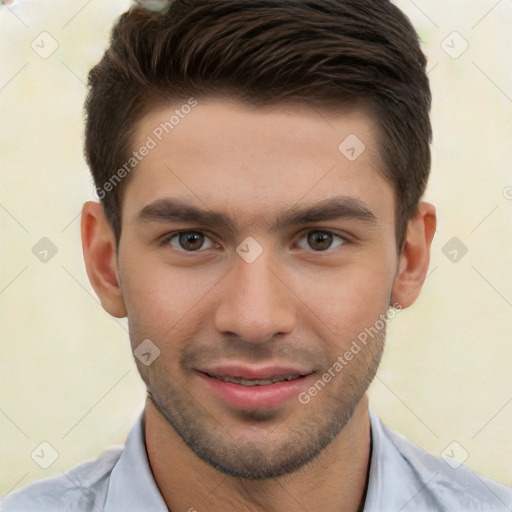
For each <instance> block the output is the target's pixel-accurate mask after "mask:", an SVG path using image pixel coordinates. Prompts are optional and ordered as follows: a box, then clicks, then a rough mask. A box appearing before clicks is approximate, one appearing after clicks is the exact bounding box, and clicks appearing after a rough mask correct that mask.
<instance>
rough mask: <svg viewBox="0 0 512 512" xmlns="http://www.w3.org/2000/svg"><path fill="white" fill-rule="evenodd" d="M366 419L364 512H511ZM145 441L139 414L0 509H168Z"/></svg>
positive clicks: (458, 471) (472, 481) (468, 479)
mask: <svg viewBox="0 0 512 512" xmlns="http://www.w3.org/2000/svg"><path fill="white" fill-rule="evenodd" d="M370 420H371V427H372V428H371V430H372V444H373V449H372V457H371V466H370V477H369V482H368V491H367V495H366V503H365V507H364V511H365V512H427V511H428V512H434V511H435V512H441V511H443V512H473V511H481V512H512V489H511V488H509V487H506V486H504V485H501V484H498V483H497V482H494V481H492V480H489V479H487V478H484V477H482V476H480V475H477V474H476V473H474V472H472V471H470V470H469V469H468V468H466V467H465V466H458V467H456V466H457V464H454V463H453V461H448V462H447V461H445V460H444V459H442V458H440V457H435V456H433V455H430V454H428V453H426V452H425V451H424V450H422V449H421V448H420V447H419V446H417V445H415V444H413V443H412V442H411V441H409V440H408V439H406V438H405V437H404V436H402V435H401V434H399V433H397V432H394V431H393V430H391V429H389V428H387V427H386V426H385V425H384V424H383V423H382V422H381V421H380V419H379V418H378V417H377V415H376V414H375V413H373V411H372V410H371V409H370ZM144 439H145V436H144V423H143V414H141V415H140V416H139V418H138V420H137V421H136V422H135V424H134V425H133V427H132V428H131V430H130V433H129V435H128V438H127V440H126V444H125V446H124V447H123V446H118V447H113V448H110V449H109V450H107V451H105V452H103V454H102V455H100V457H98V458H97V459H96V460H94V461H92V462H86V463H83V464H80V465H79V466H76V467H75V468H73V469H71V470H70V471H68V472H67V473H65V474H63V475H59V476H56V477H51V478H45V479H43V480H39V481H37V482H33V483H31V484H30V485H28V486H27V487H25V488H24V489H21V490H19V491H16V492H14V493H12V494H10V495H8V496H5V497H4V498H3V499H2V500H1V501H0V511H2V512H46V511H48V512H61V511H81V512H98V511H103V512H168V509H167V506H166V504H165V501H164V499H163V498H162V495H161V494H160V491H159V489H158V487H157V485H156V482H155V480H154V478H153V474H152V472H151V468H150V466H149V461H148V457H147V454H146V447H145V441H144ZM449 462H450V463H449ZM179 470H180V471H181V469H179ZM192 505H193V504H192ZM205 512H206V511H205Z"/></svg>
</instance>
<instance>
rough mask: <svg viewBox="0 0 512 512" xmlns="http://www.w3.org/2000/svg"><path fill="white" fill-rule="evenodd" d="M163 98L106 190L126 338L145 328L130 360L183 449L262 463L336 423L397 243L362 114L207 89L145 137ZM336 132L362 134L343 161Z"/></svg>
mask: <svg viewBox="0 0 512 512" xmlns="http://www.w3.org/2000/svg"><path fill="white" fill-rule="evenodd" d="M176 108H179V105H173V106H172V107H169V109H166V110H159V111H154V112H151V113H150V114H149V115H147V116H146V117H145V118H144V119H143V120H142V121H141V123H139V125H138V127H137V138H136V142H135V147H136V148H139V147H141V146H142V145H144V144H145V143H146V142H147V140H148V139H147V137H148V136H151V137H152V139H154V141H155V142H157V145H156V147H154V148H153V149H151V151H149V154H148V155H147V156H146V157H145V158H144V159H143V160H142V161H141V162H140V163H139V164H138V165H137V168H136V170H135V171H133V172H134V174H133V176H132V177H131V181H130V182H129V184H128V185H127V187H126V190H125V195H124V198H123V208H122V236H121V240H120V245H119V252H118V268H119V277H120V282H121V290H122V294H123V299H124V302H125V306H126V310H127V313H128V319H129V326H130V338H131V344H132V348H133V349H136V348H137V347H138V346H139V344H141V342H143V340H147V339H149V340H151V343H153V344H154V345H156V346H157V347H158V349H159V350H160V355H159V356H158V357H157V358H156V359H155V360H154V361H153V362H152V363H151V364H149V365H147V366H146V365H144V364H142V363H141V362H140V361H138V360H137V364H138V367H139V371H140V373H141V376H142V378H143V380H144V382H145V383H146V385H147V387H148V390H149V391H150V394H151V396H152V399H153V401H154V403H155V404H156V406H157V407H158V409H159V410H160V412H161V413H162V414H163V415H164V416H165V418H167V420H168V421H169V423H170V424H171V425H172V426H173V427H174V429H175V430H176V431H177V432H178V434H179V435H180V436H181V437H182V438H183V440H184V441H185V442H186V443H187V444H188V446H189V447H190V448H191V449H192V450H193V451H194V452H195V453H196V454H197V455H198V456H200V457H201V458H202V459H203V460H205V461H207V462H208V463H210V464H212V465H213V466H215V467H217V468H219V469H220V470H222V471H224V472H226V473H228V474H231V475H234V476H240V477H247V478H268V477H275V476H278V475H281V474H284V473H287V472H290V471H293V470H294V469H297V468H298V467H300V466H301V465H303V464H304V463H305V462H307V461H308V460H310V459H311V458H312V457H314V456H315V455H317V454H318V453H319V452H320V451H321V450H322V448H324V447H325V446H326V445H327V444H328V443H329V442H330V441H331V440H332V439H333V438H334V437H335V436H336V435H337V434H338V433H339V432H340V430H341V429H342V428H343V427H344V425H345V423H346V422H347V421H348V419H349V418H350V416H351V414H352V412H353V411H354V409H355V407H356V405H357V403H358V402H359V400H360V398H361V397H362V395H363V394H364V392H365V391H366V389H367V387H368V385H369V383H370V382H371V380H372V379H373V377H374V375H375V372H376V370H377V366H378V363H379V361H380V357H381V353H382V349H383V340H384V331H385V328H382V323H383V322H382V320H381V319H382V315H385V313H386V311H387V309H388V306H389V303H390V297H391V291H392V286H393V280H394V277H395V274H396V267H397V253H396V238H395V231H394V205H395V201H394V194H393V190H392V188H391V186H390V185H389V184H388V182H386V181H385V180H384V179H383V178H382V177H381V175H380V174H379V172H378V169H379V167H380V166H381V165H382V164H381V163H380V161H379V158H378V155H377V133H376V129H375V128H374V125H375V121H374V120H372V119H370V118H368V117H365V116H364V115H363V114H361V113H351V114H349V113H345V114H340V113H338V114H334V113H330V112H326V111H322V112H320V111H316V110H313V109H311V110H310V109H306V108H305V107H302V108H300V109H297V108H295V109H292V108H291V107H284V106H280V107H275V108H273V109H268V110H261V109H260V110H257V109H253V108H250V107H247V106H242V105H241V104H238V103H234V102H221V101H219V100H215V101H214V100H211V101H209V102H207V103H206V102H200V103H199V105H198V106H196V107H194V108H193V109H192V110H191V112H190V113H189V114H188V115H186V116H184V118H183V119H180V121H179V124H177V125H176V126H175V127H174V128H173V129H172V131H170V132H169V134H165V132H164V134H163V137H162V140H161V141H158V139H157V138H156V137H155V135H154V130H155V129H156V128H157V127H158V126H159V125H160V123H162V122H165V121H166V120H168V119H169V117H170V116H171V115H172V113H173V112H174V110H175V109H176ZM354 135H355V136H357V137H358V138H359V139H360V141H362V142H363V143H364V144H365V146H366V149H365V150H364V151H363V152H362V154H360V155H359V156H358V157H357V158H356V159H355V160H354V157H355V156H357V155H358V153H359V152H360V151H361V149H362V146H361V145H360V144H359V143H357V144H356V143H354V141H356V139H355V138H354V137H353V136H354ZM349 136H351V137H350V138H349V139H347V143H345V145H342V150H343V152H342V151H340V149H339V146H340V143H342V142H343V141H344V140H345V139H346V138H347V137H349ZM347 144H348V147H345V146H347ZM352 148H354V151H351V149H352ZM347 156H348V157H350V158H347ZM178 203H179V205H181V206H182V207H178ZM186 208H194V209H197V210H201V211H204V212H205V213H204V217H203V218H195V219H193V218H191V217H190V216H188V217H187V215H186V214H188V213H190V212H187V211H186ZM313 208H315V211H314V212H313V211H310V212H309V213H310V215H308V216H307V218H306V217H305V216H303V215H302V216H301V213H304V212H306V211H308V210H311V209H313ZM333 212H335V213H334V214H333ZM220 215H222V217H221V216H220ZM180 219H181V220H180ZM291 219H295V221H296V222H286V221H290V220H291ZM221 221H225V222H221ZM379 320H381V321H380V322H379ZM375 326H377V327H380V329H379V334H378V335H374V336H373V337H371V336H370V337H368V341H367V343H366V345H364V344H362V343H360V342H358V345H359V347H360V351H358V352H357V353H356V354H355V355H353V358H351V359H350V360H347V358H346V357H344V354H345V353H346V352H347V350H350V348H351V346H352V347H354V345H353V342H354V340H357V336H358V335H359V334H360V333H362V332H364V331H365V329H370V328H373V331H372V332H375ZM146 343H147V342H146ZM356 350H357V349H356ZM356 350H354V352H355V351H356ZM339 357H341V358H342V360H343V363H341V362H340V359H339ZM336 362H338V363H339V364H338V365H336V364H335V363H336ZM340 365H341V369H340ZM325 374H329V375H330V376H331V378H330V379H329V378H325ZM323 376H324V385H323V386H322V385H319V384H318V383H317V385H316V388H315V389H316V390H317V391H316V392H315V391H313V392H310V391H309V390H310V389H311V388H312V387H314V386H315V383H316V382H317V381H318V380H319V379H320V380H322V378H323ZM283 378H284V379H286V380H284V381H283V380H282V379H283ZM272 379H274V380H277V382H273V381H272ZM326 380H329V382H327V383H326V382H325V381H326ZM301 397H302V398H301ZM308 397H309V399H308ZM300 398H301V399H300ZM306 402H307V403H306Z"/></svg>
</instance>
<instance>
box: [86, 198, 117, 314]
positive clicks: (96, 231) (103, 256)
mask: <svg viewBox="0 0 512 512" xmlns="http://www.w3.org/2000/svg"><path fill="white" fill-rule="evenodd" d="M81 233H82V249H83V255H84V262H85V268H86V270H87V275H88V277H89V281H90V282H91V285H92V287H93V288H94V290H95V292H96V294H97V295H98V297H99V299H100V302H101V305H102V306H103V308H104V309H105V310H106V311H107V312H108V313H110V314H111V315H112V316H115V317H117V318H123V317H125V316H126V307H125V304H124V300H123V295H122V293H121V288H120V285H119V278H118V269H117V258H116V241H115V236H114V233H113V230H112V228H111V226H110V223H109V222H108V220H107V218H106V216H105V212H104V209H103V206H102V205H101V204H100V203H96V202H93V201H88V202H87V203H85V204H84V206H83V208H82V220H81Z"/></svg>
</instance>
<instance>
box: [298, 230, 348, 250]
mask: <svg viewBox="0 0 512 512" xmlns="http://www.w3.org/2000/svg"><path fill="white" fill-rule="evenodd" d="M306 236H307V245H308V246H309V247H310V248H311V249H313V250H314V251H315V252H321V251H326V250H327V249H333V248H336V247H339V246H340V245H342V244H343V243H344V242H345V241H344V240H343V238H342V237H341V236H340V235H336V234H335V233H331V232H329V231H319V230H316V231H309V232H308V233H306ZM335 238H339V239H340V241H339V242H338V244H337V245H335V246H334V247H333V242H335ZM301 249H307V248H305V247H301Z"/></svg>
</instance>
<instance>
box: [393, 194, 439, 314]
mask: <svg viewBox="0 0 512 512" xmlns="http://www.w3.org/2000/svg"><path fill="white" fill-rule="evenodd" d="M436 222H437V221H436V210H435V207H434V206H433V205H431V204H430V203H425V202H422V203H420V204H419V206H418V212H417V214H416V216H415V217H414V218H413V219H411V220H410V221H409V223H408V225H407V233H406V238H405V243H404V246H403V248H402V251H401V252H400V256H399V260H398V265H397V274H396V276H395V282H394V284H393V291H392V294H391V303H392V304H400V305H401V307H402V308H406V307H408V306H410V305H411V304H413V303H414V302H415V300H416V299H417V298H418V295H419V294H420V291H421V288H422V286H423V282H424V281H425V278H426V276H427V272H428V266H429V263H430V247H431V244H432V239H433V238H434V233H435V231H436Z"/></svg>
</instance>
